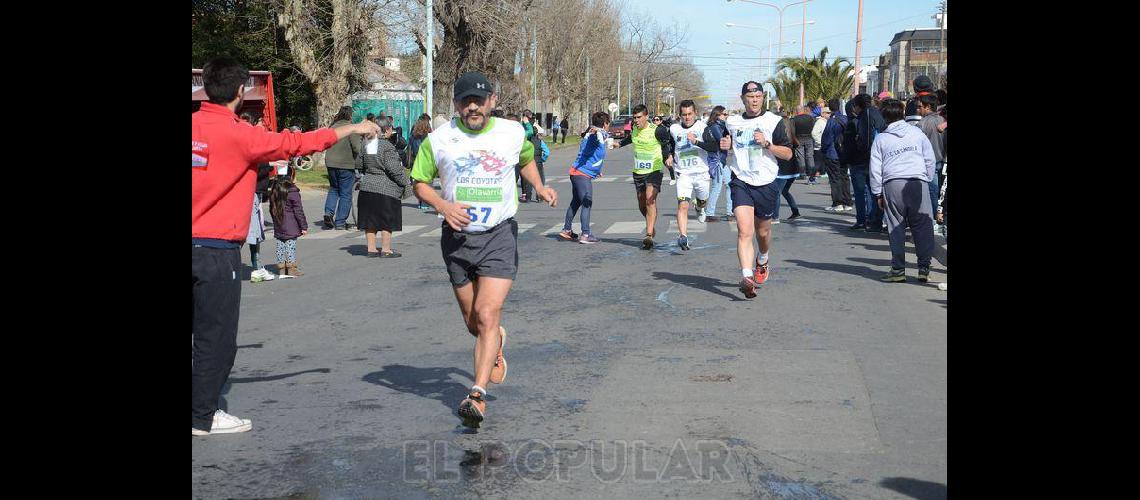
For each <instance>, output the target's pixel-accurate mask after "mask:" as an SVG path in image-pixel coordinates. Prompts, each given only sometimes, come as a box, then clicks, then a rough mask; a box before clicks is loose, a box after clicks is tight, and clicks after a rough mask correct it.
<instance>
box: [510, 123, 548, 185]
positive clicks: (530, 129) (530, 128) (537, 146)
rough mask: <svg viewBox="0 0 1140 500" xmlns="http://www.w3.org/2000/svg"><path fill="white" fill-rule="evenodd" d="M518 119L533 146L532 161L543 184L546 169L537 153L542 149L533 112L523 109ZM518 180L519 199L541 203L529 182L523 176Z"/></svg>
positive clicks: (544, 182)
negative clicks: (519, 188)
mask: <svg viewBox="0 0 1140 500" xmlns="http://www.w3.org/2000/svg"><path fill="white" fill-rule="evenodd" d="M519 121H520V123H522V125H523V128H524V129H525V130H526V134H527V135H526V140H527V141H529V142H530V143H531V146H533V147H534V151H535V155H534V163H535V166H536V167H538V176H539V177H540V178H541V179H542V183H543V185H545V184H546V171H545V169H544V168H543V163H544V162H543V161H542V155H541V153H539V152H540V151H541V150H542V139H541V138H540V137H539V128H538V123H537V122H535V119H534V113H533V112H532V111H531V110H529V109H525V110H523V112H522V116H521V117H520V120H519ZM516 171H517V169H516ZM520 180H521V181H522V191H523V194H522V196H521V197H519V201H522V202H527V201H530V202H534V203H542V200H540V199H538V197H537V196H535V194H536V193H535V188H534V186H533V185H531V183H529V182H527V180H526V179H525V178H522V177H520Z"/></svg>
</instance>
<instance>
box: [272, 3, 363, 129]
mask: <svg viewBox="0 0 1140 500" xmlns="http://www.w3.org/2000/svg"><path fill="white" fill-rule="evenodd" d="M278 1H280V2H281V3H280V5H279V8H280V10H279V14H278V17H277V19H278V23H280V25H281V27H282V28H284V29H285V40H286V41H288V43H289V50H290V52H291V54H292V55H293V63H294V64H295V65H296V66H297V67H298V68H299V69H300V70H301V72H302V73H304V74H305V76H306V77H308V79H309V81H310V82H311V83H312V85H313V93H314V94H315V95H316V98H317V122H318V123H319V124H320V125H321V126H327V125H329V122H330V121H331V119H332V117H333V115H335V114H336V112H337V109H338V108H340V106H342V105H344V104H345V99H347V97H348V94H349V93H350V92H353V91H355V90H360V89H362V88H365V87H366V85H367V83H366V81H365V77H364V69H365V58H366V57H367V55H368V52H369V50H370V49H371V46H372V42H371V40H370V33H371V32H372V29H373V22H374V19H375V12H376V9H377V7H378V4H377V2H374V1H367V0H366V1H361V0H278Z"/></svg>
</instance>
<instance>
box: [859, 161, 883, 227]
mask: <svg viewBox="0 0 1140 500" xmlns="http://www.w3.org/2000/svg"><path fill="white" fill-rule="evenodd" d="M851 187H852V188H853V190H854V198H855V223H856V224H861V225H864V226H866V227H867V228H868V229H882V227H883V211H882V210H881V209H880V208H879V204H878V203H875V198H874V197H873V196H871V166H870V165H868V164H864V165H851Z"/></svg>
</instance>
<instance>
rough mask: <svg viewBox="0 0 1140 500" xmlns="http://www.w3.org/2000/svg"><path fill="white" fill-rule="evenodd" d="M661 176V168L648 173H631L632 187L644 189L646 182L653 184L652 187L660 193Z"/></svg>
mask: <svg viewBox="0 0 1140 500" xmlns="http://www.w3.org/2000/svg"><path fill="white" fill-rule="evenodd" d="M663 177H664V174H663V173H662V171H661V170H658V171H656V172H649V173H648V174H633V187H635V188H637V190H638V191H645V185H646V184H653V188H654V189H656V190H657V192H658V193H660V192H661V179H662V178H663Z"/></svg>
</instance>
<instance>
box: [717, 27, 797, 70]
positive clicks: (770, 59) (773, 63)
mask: <svg viewBox="0 0 1140 500" xmlns="http://www.w3.org/2000/svg"><path fill="white" fill-rule="evenodd" d="M800 24H815V21H814V20H812V21H807V22H806V23H795V24H785V25H784V26H783V27H784V28H788V27H791V26H799V25H800ZM724 25H725V26H726V27H729V28H749V29H757V30H764V31H765V32H767V33H768V74H769V75H773V74H775V73H776V58H774V57H772V32H771V31H770V30H769V29H768V28H765V27H763V26H751V25H748V24H736V23H724ZM735 43H740V42H735ZM795 43H796V41H795V40H789V41H787V42H781V46H782V45H795ZM741 45H744V44H741Z"/></svg>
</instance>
